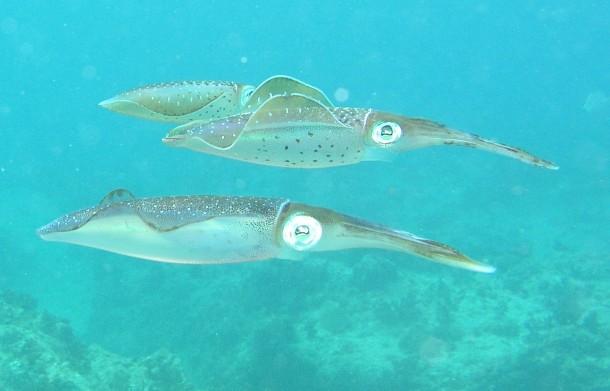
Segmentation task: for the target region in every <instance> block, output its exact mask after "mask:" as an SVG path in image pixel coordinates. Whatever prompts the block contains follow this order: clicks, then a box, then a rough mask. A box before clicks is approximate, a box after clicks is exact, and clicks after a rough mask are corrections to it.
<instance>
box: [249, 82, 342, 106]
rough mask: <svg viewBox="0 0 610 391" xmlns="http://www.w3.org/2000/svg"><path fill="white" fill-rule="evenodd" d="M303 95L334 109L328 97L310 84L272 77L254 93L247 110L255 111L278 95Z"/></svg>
mask: <svg viewBox="0 0 610 391" xmlns="http://www.w3.org/2000/svg"><path fill="white" fill-rule="evenodd" d="M292 94H301V95H305V96H308V97H311V98H312V99H315V100H317V101H318V102H320V103H321V104H323V105H325V106H326V107H333V104H332V103H331V101H330V100H329V99H328V98H327V97H326V95H325V94H324V93H323V92H322V91H320V90H319V89H317V88H316V87H313V86H311V85H309V84H306V83H303V82H302V81H300V80H297V79H295V78H292V77H290V76H283V75H278V76H272V77H270V78H269V79H267V80H265V81H264V82H262V83H261V84H260V85H259V86H258V87H257V88H256V90H254V92H253V93H252V95H251V96H250V98H248V101H247V103H246V110H248V111H254V110H256V108H257V107H259V106H260V105H261V104H263V103H265V101H266V100H267V99H269V98H272V97H274V96H276V95H292Z"/></svg>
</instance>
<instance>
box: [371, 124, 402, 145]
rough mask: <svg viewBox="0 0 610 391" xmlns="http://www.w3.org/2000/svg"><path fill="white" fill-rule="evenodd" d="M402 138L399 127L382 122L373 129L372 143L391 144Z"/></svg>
mask: <svg viewBox="0 0 610 391" xmlns="http://www.w3.org/2000/svg"><path fill="white" fill-rule="evenodd" d="M400 136H402V129H401V128H400V125H398V124H397V123H395V122H382V123H380V124H377V125H375V127H374V128H373V135H372V137H373V141H375V142H376V143H377V144H391V143H393V142H395V141H396V140H398V139H399V138H400Z"/></svg>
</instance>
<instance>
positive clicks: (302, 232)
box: [282, 215, 322, 251]
mask: <svg viewBox="0 0 610 391" xmlns="http://www.w3.org/2000/svg"><path fill="white" fill-rule="evenodd" d="M321 237H322V225H321V224H320V222H319V221H318V220H316V219H314V218H313V217H311V216H303V215H298V216H292V217H289V218H288V219H287V220H286V223H285V224H284V229H283V230H282V239H284V242H285V243H286V244H287V245H289V246H290V247H292V248H293V249H295V250H297V251H304V250H307V249H309V248H311V247H313V246H315V245H316V243H318V242H319V241H320V238H321Z"/></svg>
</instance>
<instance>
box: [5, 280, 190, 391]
mask: <svg viewBox="0 0 610 391" xmlns="http://www.w3.org/2000/svg"><path fill="white" fill-rule="evenodd" d="M0 389H1V390H5V391H29V390H31V391H40V390H45V391H55V390H57V391H60V390H61V391H80V390H83V391H85V390H99V391H105V390H108V391H111V390H112V391H121V390H125V391H128V390H134V391H135V390H138V391H139V390H147V391H164V390H172V391H194V388H193V387H192V386H191V385H189V384H188V383H187V382H186V381H185V378H184V376H183V373H182V369H181V365H180V362H179V360H178V359H177V358H176V357H175V356H173V355H172V354H170V353H168V352H165V351H159V352H157V353H154V354H152V355H150V356H148V357H145V358H142V359H130V358H125V357H120V356H117V355H116V354H112V353H110V352H107V351H105V350H103V349H101V348H100V347H97V346H87V345H85V344H83V343H82V342H80V341H79V340H78V339H77V338H76V337H75V336H74V334H73V333H72V330H71V328H70V326H69V325H68V324H67V323H66V322H64V321H62V320H60V319H58V318H56V317H54V316H52V315H49V314H48V313H46V312H42V311H39V310H37V308H36V305H35V303H34V301H33V300H32V299H30V298H29V297H27V296H23V295H19V294H15V293H11V292H4V293H2V294H0Z"/></svg>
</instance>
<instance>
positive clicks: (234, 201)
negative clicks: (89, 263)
mask: <svg viewBox="0 0 610 391" xmlns="http://www.w3.org/2000/svg"><path fill="white" fill-rule="evenodd" d="M37 232H38V235H39V236H40V237H41V238H42V239H44V240H48V241H56V242H66V243H72V244H76V245H81V246H87V247H93V248H97V249H101V250H105V251H110V252H113V253H118V254H123V255H127V256H131V257H136V258H142V259H146V260H152V261H159V262H170V263H182V264H224V263H234V262H247V261H259V260H266V259H287V260H298V259H302V258H303V257H304V256H305V255H306V254H309V253H315V252H323V251H338V250H347V249H356V248H359V249H363V248H373V249H383V250H391V251H397V252H400V253H406V254H413V255H416V256H418V257H421V258H425V259H428V260H431V261H435V262H439V263H442V264H446V265H449V266H454V267H458V268H462V269H467V270H471V271H475V272H482V273H491V272H493V271H494V270H495V269H494V268H493V267H492V266H489V265H486V264H483V263H479V262H476V261H474V260H472V259H470V258H469V257H467V256H465V255H463V254H462V253H460V252H458V251H457V250H455V249H453V248H451V247H449V246H447V245H445V244H443V243H439V242H436V241H433V240H429V239H424V238H421V237H419V236H416V235H413V234H411V233H408V232H405V231H401V230H395V229H391V228H388V227H384V226H382V225H378V224H373V223H369V222H366V221H364V220H360V219H357V218H354V217H350V216H347V215H344V214H341V213H338V212H335V211H332V210H329V209H324V208H319V207H314V206H308V205H305V204H301V203H296V202H291V201H289V200H287V199H281V198H259V197H236V196H202V195H194V196H170V197H156V198H136V197H134V196H133V195H132V194H131V193H130V192H129V191H127V190H124V189H117V190H114V191H112V192H110V193H109V194H108V195H107V196H106V197H104V198H103V199H102V201H100V203H99V204H98V205H96V206H93V207H89V208H85V209H81V210H78V211H76V212H73V213H69V214H67V215H65V216H62V217H59V218H58V219H56V220H54V221H52V222H50V223H49V224H47V225H45V226H43V227H41V228H40V229H38V231H37Z"/></svg>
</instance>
